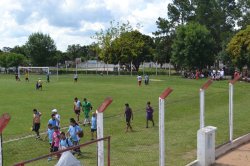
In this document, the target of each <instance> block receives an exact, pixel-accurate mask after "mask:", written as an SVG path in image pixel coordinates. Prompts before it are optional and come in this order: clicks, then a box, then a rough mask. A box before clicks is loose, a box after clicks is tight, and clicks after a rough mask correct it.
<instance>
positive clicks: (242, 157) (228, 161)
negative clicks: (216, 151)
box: [213, 142, 250, 166]
mask: <svg viewBox="0 0 250 166" xmlns="http://www.w3.org/2000/svg"><path fill="white" fill-rule="evenodd" d="M213 166H250V142H248V143H247V144H244V145H242V146H240V147H238V148H236V149H234V150H233V151H231V152H228V153H227V154H225V155H224V156H222V157H220V158H219V159H217V160H216V163H215V164H213Z"/></svg>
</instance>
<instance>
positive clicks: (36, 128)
mask: <svg viewBox="0 0 250 166" xmlns="http://www.w3.org/2000/svg"><path fill="white" fill-rule="evenodd" d="M41 116H42V113H41V112H39V111H37V109H33V125H32V126H33V131H35V132H36V139H38V138H40V135H39V129H40V120H41Z"/></svg>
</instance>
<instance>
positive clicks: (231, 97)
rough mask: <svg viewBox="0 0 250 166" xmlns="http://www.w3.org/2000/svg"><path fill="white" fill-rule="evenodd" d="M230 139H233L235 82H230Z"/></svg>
mask: <svg viewBox="0 0 250 166" xmlns="http://www.w3.org/2000/svg"><path fill="white" fill-rule="evenodd" d="M229 140H230V142H232V141H233V84H232V83H229Z"/></svg>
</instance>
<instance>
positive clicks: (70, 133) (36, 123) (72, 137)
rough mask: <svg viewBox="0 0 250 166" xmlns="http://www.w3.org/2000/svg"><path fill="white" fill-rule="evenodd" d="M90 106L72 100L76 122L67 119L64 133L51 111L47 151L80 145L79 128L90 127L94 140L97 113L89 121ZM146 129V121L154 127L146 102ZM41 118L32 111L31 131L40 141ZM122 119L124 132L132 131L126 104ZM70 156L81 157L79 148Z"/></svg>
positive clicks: (81, 132)
mask: <svg viewBox="0 0 250 166" xmlns="http://www.w3.org/2000/svg"><path fill="white" fill-rule="evenodd" d="M92 109H93V108H92V104H91V103H90V102H89V101H88V100H87V99H86V98H84V99H83V101H82V102H81V101H80V100H79V99H78V98H77V97H75V98H74V103H73V110H74V113H75V115H76V118H77V120H75V119H74V118H70V119H69V127H68V129H67V130H66V132H63V131H61V123H60V122H61V117H60V115H59V113H58V110H57V109H53V110H52V111H51V118H50V119H49V120H48V123H47V133H46V137H45V138H44V140H45V139H48V142H49V151H50V152H57V151H58V150H62V149H65V148H68V147H71V146H77V145H79V143H80V140H81V138H82V137H83V136H84V132H83V128H82V127H80V125H81V124H82V125H83V126H85V125H88V126H90V132H91V140H94V139H95V138H96V137H97V135H96V131H97V113H96V112H95V111H94V112H92V117H91V119H90V116H89V114H90V112H91V110H92ZM145 110H146V128H148V127H149V125H148V121H151V122H152V126H154V125H155V124H154V120H153V112H154V109H153V108H152V107H151V105H150V102H147V105H146V109H145ZM81 112H83V114H84V119H83V121H82V123H81V121H80V114H81ZM41 116H42V113H41V112H39V111H38V110H37V109H33V124H32V130H33V131H34V132H35V133H36V139H40V133H39V130H40V124H41ZM124 117H125V121H126V132H128V130H129V129H130V130H131V131H133V129H132V126H131V120H133V111H132V109H131V107H130V106H129V104H128V103H126V104H125V110H124ZM72 154H73V155H75V154H77V155H78V156H80V155H81V150H80V148H76V149H74V150H73V151H72ZM57 158H58V159H59V158H60V155H57ZM50 160H52V156H50V157H49V158H48V161H50Z"/></svg>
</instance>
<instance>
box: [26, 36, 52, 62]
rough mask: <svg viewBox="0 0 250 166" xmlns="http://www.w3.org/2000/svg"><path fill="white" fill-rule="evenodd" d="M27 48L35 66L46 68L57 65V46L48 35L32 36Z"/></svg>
mask: <svg viewBox="0 0 250 166" xmlns="http://www.w3.org/2000/svg"><path fill="white" fill-rule="evenodd" d="M25 47H26V48H27V55H28V56H29V57H30V58H31V62H32V64H33V65H35V66H46V65H55V64H56V61H55V59H56V58H55V56H56V45H55V42H54V40H53V39H52V38H51V37H50V36H49V35H48V34H43V33H40V32H37V33H33V34H31V35H30V36H29V39H28V41H27V42H26V44H25Z"/></svg>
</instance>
